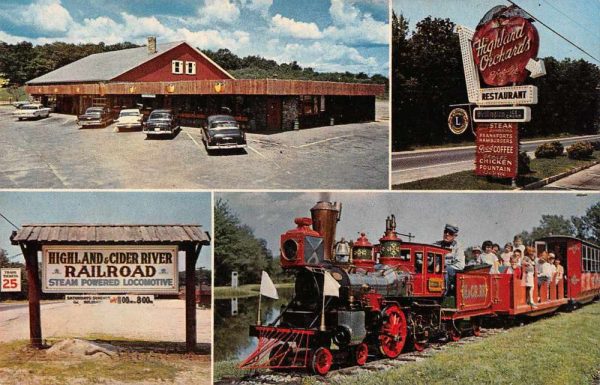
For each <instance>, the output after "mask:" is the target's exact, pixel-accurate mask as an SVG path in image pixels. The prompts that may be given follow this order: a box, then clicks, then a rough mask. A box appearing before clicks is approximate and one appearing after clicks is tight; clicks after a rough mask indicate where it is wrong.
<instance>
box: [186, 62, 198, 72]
mask: <svg viewBox="0 0 600 385" xmlns="http://www.w3.org/2000/svg"><path fill="white" fill-rule="evenodd" d="M185 73H186V74H188V75H196V62H195V61H186V62H185Z"/></svg>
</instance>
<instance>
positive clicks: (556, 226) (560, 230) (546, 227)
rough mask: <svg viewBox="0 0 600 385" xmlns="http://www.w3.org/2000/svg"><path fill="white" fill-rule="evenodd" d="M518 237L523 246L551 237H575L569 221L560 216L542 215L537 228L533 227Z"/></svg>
mask: <svg viewBox="0 0 600 385" xmlns="http://www.w3.org/2000/svg"><path fill="white" fill-rule="evenodd" d="M520 235H521V236H522V237H523V241H524V242H525V244H532V243H533V242H534V241H535V240H536V239H539V238H544V237H548V236H551V235H567V236H575V235H576V229H575V226H574V225H573V223H572V222H571V220H569V218H565V217H563V216H562V215H542V219H541V220H540V224H539V225H538V226H536V227H534V228H533V229H532V230H531V232H528V231H523V232H522V233H521V234H520Z"/></svg>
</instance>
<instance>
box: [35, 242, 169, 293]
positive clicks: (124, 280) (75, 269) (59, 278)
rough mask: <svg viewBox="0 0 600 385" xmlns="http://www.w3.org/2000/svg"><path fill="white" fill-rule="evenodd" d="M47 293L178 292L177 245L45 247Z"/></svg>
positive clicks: (44, 271) (43, 275)
mask: <svg viewBox="0 0 600 385" xmlns="http://www.w3.org/2000/svg"><path fill="white" fill-rule="evenodd" d="M42 254H43V257H42V281H43V286H42V289H43V291H44V292H47V293H146V294H150V293H152V294H159V293H164V294H167V293H177V292H178V290H179V283H178V268H177V266H178V265H177V254H178V248H177V246H142V245H140V246H102V245H99V246H57V245H46V246H43V247H42Z"/></svg>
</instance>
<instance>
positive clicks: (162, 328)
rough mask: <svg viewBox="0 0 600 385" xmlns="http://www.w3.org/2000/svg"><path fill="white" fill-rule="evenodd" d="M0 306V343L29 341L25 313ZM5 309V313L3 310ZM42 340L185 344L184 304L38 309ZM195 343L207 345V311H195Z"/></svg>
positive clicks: (45, 306)
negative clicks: (103, 337) (114, 339)
mask: <svg viewBox="0 0 600 385" xmlns="http://www.w3.org/2000/svg"><path fill="white" fill-rule="evenodd" d="M14 305H15V306H13V305H2V306H1V307H0V308H4V309H3V311H2V312H0V342H7V341H14V340H27V339H29V309H28V305H27V304H25V305H23V304H14ZM6 307H8V309H5V308H6ZM41 312H42V315H41V320H42V337H43V338H64V337H81V338H87V337H89V336H93V335H96V336H97V335H110V336H114V337H123V338H129V339H140V340H144V341H167V342H184V341H185V301H183V300H155V301H154V304H152V305H148V304H144V305H138V304H104V303H103V304H94V305H88V304H86V305H74V304H72V303H67V302H52V303H45V304H42V305H41ZM196 318H197V327H196V330H197V339H198V343H211V340H212V337H211V335H212V333H211V323H212V322H211V321H212V311H211V310H200V309H197V310H196Z"/></svg>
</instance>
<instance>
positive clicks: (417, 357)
mask: <svg viewBox="0 0 600 385" xmlns="http://www.w3.org/2000/svg"><path fill="white" fill-rule="evenodd" d="M506 332H507V330H506V329H502V328H493V329H487V328H481V334H480V335H479V336H468V337H464V338H462V339H461V340H460V341H458V342H445V341H439V342H431V343H430V344H429V346H428V347H427V348H425V349H424V350H423V351H420V352H417V351H413V352H407V353H404V354H401V355H400V356H398V357H397V358H393V359H392V358H377V357H375V356H369V361H367V363H366V364H364V365H363V366H350V367H341V368H334V369H332V370H331V371H330V372H329V373H328V374H327V375H326V376H325V377H319V376H315V377H314V379H315V382H316V383H317V384H323V385H325V384H331V383H332V382H335V383H343V381H344V378H346V377H353V376H356V375H359V374H362V373H369V372H379V371H384V370H389V369H393V368H397V367H400V366H402V365H406V364H407V363H410V362H419V361H422V360H425V359H427V358H428V357H431V356H433V355H435V354H437V353H438V352H442V351H444V350H446V349H448V348H449V347H451V346H456V345H465V344H470V343H473V342H477V341H481V340H483V339H485V338H488V337H491V336H493V335H495V334H499V333H506ZM307 375H310V374H308V373H307V372H273V371H268V372H255V373H252V374H249V375H247V376H245V377H242V378H233V377H227V378H223V379H222V380H220V381H217V382H215V385H275V384H288V385H300V384H302V378H304V377H306V376H307Z"/></svg>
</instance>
